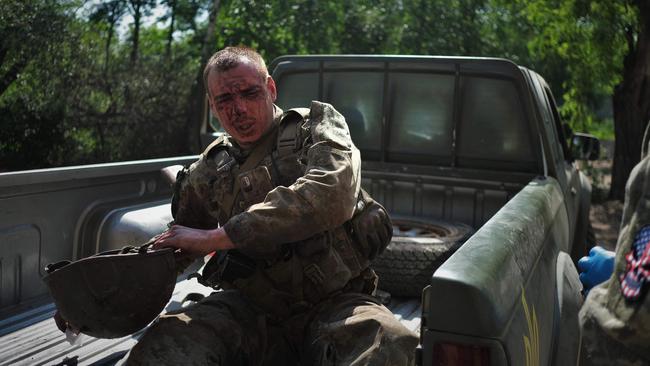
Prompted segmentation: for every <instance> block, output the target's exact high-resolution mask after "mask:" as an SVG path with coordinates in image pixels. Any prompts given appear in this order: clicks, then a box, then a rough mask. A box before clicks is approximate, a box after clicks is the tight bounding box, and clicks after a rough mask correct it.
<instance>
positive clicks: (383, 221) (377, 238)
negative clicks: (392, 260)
mask: <svg viewBox="0 0 650 366" xmlns="http://www.w3.org/2000/svg"><path fill="white" fill-rule="evenodd" d="M354 229H355V231H356V232H357V233H358V234H357V235H358V240H359V241H360V242H361V244H362V245H363V246H364V247H365V248H364V250H365V251H367V253H364V254H366V255H367V257H368V259H370V260H372V259H374V258H375V257H377V255H379V254H380V252H381V251H382V250H383V249H384V248H385V247H386V245H388V243H389V242H390V240H391V238H392V236H393V227H392V225H391V223H390V219H389V217H388V214H387V213H386V211H384V209H383V208H380V207H373V208H372V209H368V210H367V211H366V212H364V214H363V215H361V216H360V218H359V221H358V222H356V227H355V228H354Z"/></svg>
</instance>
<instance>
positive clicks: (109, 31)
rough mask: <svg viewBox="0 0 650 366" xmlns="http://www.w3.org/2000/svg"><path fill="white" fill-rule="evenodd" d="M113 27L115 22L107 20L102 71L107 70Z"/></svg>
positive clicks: (105, 71)
mask: <svg viewBox="0 0 650 366" xmlns="http://www.w3.org/2000/svg"><path fill="white" fill-rule="evenodd" d="M114 28H115V22H114V21H113V20H112V19H111V20H109V25H108V38H107V39H106V47H105V50H104V52H105V55H104V73H107V72H108V61H109V60H110V55H111V42H112V41H113V30H114Z"/></svg>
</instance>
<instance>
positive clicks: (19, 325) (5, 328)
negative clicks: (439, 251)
mask: <svg viewBox="0 0 650 366" xmlns="http://www.w3.org/2000/svg"><path fill="white" fill-rule="evenodd" d="M191 292H198V293H202V294H204V295H207V294H209V293H210V292H212V289H210V288H207V287H204V286H201V285H200V284H198V283H197V282H196V280H195V279H191V280H183V281H180V282H178V283H177V284H176V288H175V289H174V293H173V295H172V298H171V300H170V301H169V303H168V304H167V306H166V307H165V311H171V310H175V309H178V308H179V307H180V306H181V301H182V300H183V299H184V298H185V296H186V295H187V294H188V293H191ZM387 306H388V308H390V309H391V310H392V311H393V313H394V314H395V317H397V318H398V319H399V320H400V322H402V323H403V324H404V325H405V326H406V327H407V328H409V329H411V330H413V331H415V332H419V330H420V315H421V308H420V301H419V299H416V298H408V299H392V300H391V302H390V303H389V304H388V305H387ZM54 312H55V307H54V304H52V303H49V304H46V305H42V306H39V307H36V308H34V309H31V310H28V311H25V312H22V313H20V314H18V315H15V316H12V317H9V318H7V319H2V320H0V366H4V365H77V364H78V365H113V364H114V363H115V362H117V361H118V360H119V359H121V358H122V357H123V356H124V354H125V353H126V352H127V351H128V350H129V349H130V348H131V347H133V345H134V344H135V343H136V342H137V340H138V339H139V338H140V336H141V335H142V333H143V332H144V329H143V330H141V331H139V332H137V333H135V334H133V335H130V336H127V337H123V338H118V339H98V338H92V337H89V336H84V337H85V339H84V342H83V343H82V344H81V345H76V346H72V345H70V344H69V343H68V342H67V341H66V338H65V335H64V334H63V333H61V332H60V331H59V330H58V329H57V328H56V325H55V324H54V320H53V319H52V315H54Z"/></svg>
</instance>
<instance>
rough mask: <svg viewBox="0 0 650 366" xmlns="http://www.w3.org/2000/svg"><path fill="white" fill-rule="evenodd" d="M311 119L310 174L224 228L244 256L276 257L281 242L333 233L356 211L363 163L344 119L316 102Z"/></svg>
mask: <svg viewBox="0 0 650 366" xmlns="http://www.w3.org/2000/svg"><path fill="white" fill-rule="evenodd" d="M309 120H310V126H311V127H310V129H311V142H309V143H308V146H305V147H304V149H306V150H304V151H303V153H304V154H306V158H307V168H306V171H305V174H304V175H303V176H302V177H300V178H299V179H298V180H297V181H296V182H295V183H293V184H292V185H290V186H289V187H283V186H279V187H276V188H275V189H274V190H272V191H271V192H269V194H268V195H267V196H266V199H265V200H264V202H262V203H259V204H256V205H253V206H251V207H250V208H249V209H248V210H246V211H244V212H242V213H241V214H238V215H236V216H234V217H232V218H231V219H230V220H229V221H228V222H227V223H226V224H225V225H224V229H225V231H226V233H227V235H228V236H229V237H230V239H231V240H232V242H233V243H234V245H235V247H236V248H237V249H239V250H241V251H242V252H243V253H245V254H248V255H250V256H264V255H267V254H273V253H276V252H277V250H278V246H279V245H280V244H282V243H288V242H296V241H300V240H304V239H307V238H309V237H310V236H312V235H314V234H317V233H319V232H323V231H326V230H329V229H333V228H335V227H337V226H339V225H341V224H343V223H344V222H345V221H347V220H349V219H350V218H351V217H352V215H353V213H354V209H355V205H356V201H357V195H358V193H359V189H360V167H361V159H360V154H359V150H358V149H357V148H356V147H355V146H354V144H353V143H352V140H351V138H350V132H349V130H348V127H347V124H346V123H345V119H344V118H343V116H342V115H341V114H340V113H338V112H337V111H336V110H335V109H334V108H333V107H332V106H331V105H329V104H323V103H318V102H313V103H312V106H311V112H310V118H309Z"/></svg>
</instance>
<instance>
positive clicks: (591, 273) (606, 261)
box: [578, 246, 615, 294]
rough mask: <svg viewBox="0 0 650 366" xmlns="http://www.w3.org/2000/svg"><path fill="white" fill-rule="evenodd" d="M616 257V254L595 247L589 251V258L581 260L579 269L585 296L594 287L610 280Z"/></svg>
mask: <svg viewBox="0 0 650 366" xmlns="http://www.w3.org/2000/svg"><path fill="white" fill-rule="evenodd" d="M614 257H615V253H614V252H612V251H609V250H606V249H604V248H603V247H600V246H595V247H593V248H591V250H590V251H589V256H585V257H582V258H580V260H579V261H578V268H579V269H580V281H581V282H582V284H583V286H584V290H585V294H586V293H587V292H588V291H589V290H591V288H592V287H594V286H596V285H598V284H600V283H601V282H604V281H607V279H609V277H610V276H611V275H612V272H613V271H614Z"/></svg>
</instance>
